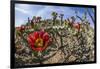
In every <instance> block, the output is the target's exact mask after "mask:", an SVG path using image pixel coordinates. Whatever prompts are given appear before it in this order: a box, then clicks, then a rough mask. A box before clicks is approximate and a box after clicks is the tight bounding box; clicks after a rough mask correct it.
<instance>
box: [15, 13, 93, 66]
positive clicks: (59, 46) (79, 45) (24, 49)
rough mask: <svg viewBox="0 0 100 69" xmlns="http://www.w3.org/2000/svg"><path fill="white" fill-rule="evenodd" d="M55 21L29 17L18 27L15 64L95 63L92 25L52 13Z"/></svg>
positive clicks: (16, 31)
mask: <svg viewBox="0 0 100 69" xmlns="http://www.w3.org/2000/svg"><path fill="white" fill-rule="evenodd" d="M52 16H53V19H51V20H50V19H48V20H42V18H41V17H36V16H33V18H32V20H30V19H29V18H28V22H27V23H26V24H25V25H22V26H20V27H16V28H15V49H16V52H15V65H16V66H22V65H37V64H52V63H69V62H85V61H86V62H88V61H94V29H93V28H92V27H91V26H90V25H89V22H85V23H83V21H82V22H79V23H75V17H74V16H73V17H71V18H68V19H66V20H64V19H63V16H64V14H60V16H59V19H57V16H58V14H57V13H56V12H53V13H52Z"/></svg>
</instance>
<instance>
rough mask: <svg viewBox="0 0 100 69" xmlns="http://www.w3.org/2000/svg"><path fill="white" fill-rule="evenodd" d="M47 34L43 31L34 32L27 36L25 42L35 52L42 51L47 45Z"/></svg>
mask: <svg viewBox="0 0 100 69" xmlns="http://www.w3.org/2000/svg"><path fill="white" fill-rule="evenodd" d="M49 39H50V37H49V34H48V33H47V32H44V31H36V32H33V33H31V34H29V35H28V37H27V41H28V43H29V45H30V47H31V48H32V49H33V50H35V51H43V50H45V49H46V48H47V46H48V43H49Z"/></svg>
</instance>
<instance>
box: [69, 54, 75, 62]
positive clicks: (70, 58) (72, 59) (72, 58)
mask: <svg viewBox="0 0 100 69" xmlns="http://www.w3.org/2000/svg"><path fill="white" fill-rule="evenodd" d="M68 60H69V62H72V61H75V60H76V57H75V56H73V55H71V56H70V57H69V59H68Z"/></svg>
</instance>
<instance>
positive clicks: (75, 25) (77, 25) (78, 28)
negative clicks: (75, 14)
mask: <svg viewBox="0 0 100 69" xmlns="http://www.w3.org/2000/svg"><path fill="white" fill-rule="evenodd" d="M73 27H74V28H76V29H77V30H78V31H80V24H79V23H74V24H73Z"/></svg>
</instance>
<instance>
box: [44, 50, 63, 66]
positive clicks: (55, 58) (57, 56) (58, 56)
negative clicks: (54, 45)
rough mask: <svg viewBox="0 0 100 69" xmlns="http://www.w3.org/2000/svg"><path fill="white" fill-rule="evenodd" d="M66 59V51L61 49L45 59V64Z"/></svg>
mask: <svg viewBox="0 0 100 69" xmlns="http://www.w3.org/2000/svg"><path fill="white" fill-rule="evenodd" d="M63 61H64V53H63V52H62V51H61V50H60V51H58V52H57V53H56V54H55V55H54V56H53V57H51V58H50V59H48V60H46V61H44V62H43V63H44V64H53V63H62V62H63Z"/></svg>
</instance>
